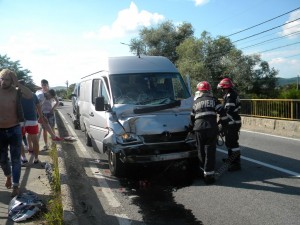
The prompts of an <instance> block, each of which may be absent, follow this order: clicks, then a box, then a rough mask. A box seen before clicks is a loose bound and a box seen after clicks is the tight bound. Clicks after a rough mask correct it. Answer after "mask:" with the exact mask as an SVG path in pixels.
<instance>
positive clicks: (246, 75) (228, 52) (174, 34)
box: [130, 21, 278, 98]
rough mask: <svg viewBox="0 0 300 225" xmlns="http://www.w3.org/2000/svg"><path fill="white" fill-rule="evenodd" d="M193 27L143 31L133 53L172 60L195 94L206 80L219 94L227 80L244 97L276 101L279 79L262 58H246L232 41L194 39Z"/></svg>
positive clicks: (169, 25)
mask: <svg viewBox="0 0 300 225" xmlns="http://www.w3.org/2000/svg"><path fill="white" fill-rule="evenodd" d="M193 34H194V29H193V27H192V25H191V24H190V23H183V24H181V25H179V26H177V27H176V26H175V25H174V24H173V23H172V22H171V21H167V22H164V23H162V24H160V25H159V26H157V27H156V28H155V27H154V28H146V27H144V28H142V29H141V30H140V33H139V38H134V39H132V40H131V45H130V51H132V52H137V53H138V55H139V53H140V54H147V55H160V56H165V57H167V58H169V59H170V60H171V61H172V62H173V63H174V64H175V65H176V66H177V68H178V70H179V71H180V73H181V74H182V75H183V76H185V75H189V76H190V78H191V85H192V88H193V91H195V89H196V84H197V83H198V82H200V81H203V80H206V81H208V82H210V84H211V85H212V88H213V91H214V92H215V91H216V88H217V84H218V83H219V81H220V80H221V79H223V78H224V77H229V78H231V79H232V80H233V82H234V84H235V85H236V88H237V89H238V92H239V93H240V95H241V97H244V98H245V97H250V96H255V97H260V98H267V97H276V94H277V91H276V90H275V84H276V80H277V79H276V75H277V74H278V71H276V70H275V69H274V68H270V67H269V64H268V63H267V62H265V61H263V60H261V58H260V56H259V55H244V54H243V52H242V51H241V50H239V49H237V48H236V47H235V46H234V44H233V43H232V42H231V40H230V39H229V38H226V37H223V36H218V37H217V38H213V37H211V35H210V34H209V33H208V32H207V31H203V32H202V33H201V35H200V38H196V37H194V36H193Z"/></svg>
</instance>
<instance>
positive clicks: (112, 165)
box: [107, 149, 126, 177]
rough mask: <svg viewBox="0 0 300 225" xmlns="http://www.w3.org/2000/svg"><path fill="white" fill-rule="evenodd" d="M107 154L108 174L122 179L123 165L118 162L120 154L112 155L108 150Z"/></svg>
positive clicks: (123, 173)
mask: <svg viewBox="0 0 300 225" xmlns="http://www.w3.org/2000/svg"><path fill="white" fill-rule="evenodd" d="M107 153H108V166H109V170H110V173H111V174H112V175H113V176H116V177H122V176H124V175H125V174H126V172H125V169H126V168H125V167H126V166H125V164H124V163H123V162H122V161H121V160H120V154H119V153H114V152H113V151H111V150H110V149H109V150H108V151H107Z"/></svg>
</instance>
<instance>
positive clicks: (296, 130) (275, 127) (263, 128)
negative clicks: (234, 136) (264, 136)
mask: <svg viewBox="0 0 300 225" xmlns="http://www.w3.org/2000/svg"><path fill="white" fill-rule="evenodd" d="M242 129H245V130H252V131H257V132H262V133H268V134H274V135H280V136H284V137H292V138H300V121H289V120H278V119H266V118H256V117H245V116H243V117H242Z"/></svg>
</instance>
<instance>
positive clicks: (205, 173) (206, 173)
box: [204, 171, 215, 175]
mask: <svg viewBox="0 0 300 225" xmlns="http://www.w3.org/2000/svg"><path fill="white" fill-rule="evenodd" d="M214 174H215V171H209V172H206V171H204V175H214Z"/></svg>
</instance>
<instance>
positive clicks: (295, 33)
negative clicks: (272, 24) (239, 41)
mask: <svg viewBox="0 0 300 225" xmlns="http://www.w3.org/2000/svg"><path fill="white" fill-rule="evenodd" d="M299 33H300V31H296V32H293V33H290V34H287V35H284V36H281V37H276V38H271V39H268V40H265V41H262V42H259V43H256V44H253V45H248V46H246V47H243V48H240V49H245V48H250V47H254V46H256V45H261V44H263V43H265V42H270V41H274V40H278V39H282V38H284V37H288V36H293V35H297V34H299Z"/></svg>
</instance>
